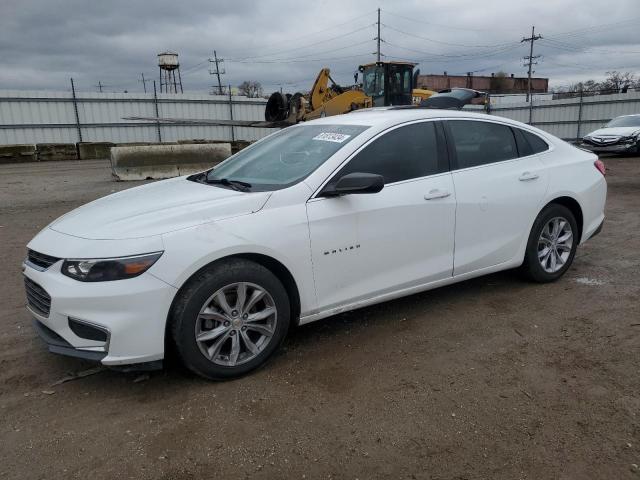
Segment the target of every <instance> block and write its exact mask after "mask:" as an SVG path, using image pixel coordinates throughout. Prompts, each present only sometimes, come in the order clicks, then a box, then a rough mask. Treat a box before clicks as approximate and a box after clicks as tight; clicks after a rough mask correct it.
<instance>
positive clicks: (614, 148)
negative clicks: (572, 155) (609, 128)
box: [580, 142, 637, 153]
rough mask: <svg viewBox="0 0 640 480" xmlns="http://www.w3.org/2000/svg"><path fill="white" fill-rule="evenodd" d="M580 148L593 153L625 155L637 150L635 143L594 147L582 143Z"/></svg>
mask: <svg viewBox="0 0 640 480" xmlns="http://www.w3.org/2000/svg"><path fill="white" fill-rule="evenodd" d="M580 148H585V149H587V150H590V151H592V152H594V153H627V152H630V151H633V150H635V149H636V148H637V144H636V143H614V144H610V145H594V144H593V143H588V142H582V143H581V144H580Z"/></svg>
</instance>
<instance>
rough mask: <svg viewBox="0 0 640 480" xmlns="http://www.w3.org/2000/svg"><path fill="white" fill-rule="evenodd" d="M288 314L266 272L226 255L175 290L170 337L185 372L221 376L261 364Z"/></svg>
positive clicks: (281, 291)
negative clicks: (226, 257)
mask: <svg viewBox="0 0 640 480" xmlns="http://www.w3.org/2000/svg"><path fill="white" fill-rule="evenodd" d="M242 291H244V294H242V293H241V292H242ZM260 292H262V293H263V294H262V296H261V294H260ZM239 298H241V299H244V301H242V300H239ZM254 298H258V300H255V301H254V302H253V304H252V303H251V302H252V301H253V300H254ZM290 316H291V309H290V303H289V296H288V295H287V291H286V289H285V288H284V286H283V285H282V283H281V282H280V280H278V278H277V277H276V276H275V275H274V274H273V273H272V272H271V271H270V270H268V269H267V268H265V267H263V266H262V265H260V264H257V263H255V262H251V261H248V260H243V259H232V260H227V261H223V262H220V263H217V264H215V265H212V266H211V267H210V268H208V269H205V270H203V271H201V272H200V273H198V274H196V275H195V276H194V277H193V278H192V279H190V280H189V282H188V283H187V285H186V286H185V287H184V288H183V289H182V290H181V291H180V292H179V293H178V297H177V298H176V301H175V302H174V306H173V308H172V311H171V316H170V322H171V336H172V339H173V342H174V344H175V347H176V350H177V353H178V355H179V357H180V359H181V361H182V363H183V364H184V365H185V366H186V367H187V368H188V369H189V370H191V371H192V372H194V373H196V374H197V375H200V376H202V377H204V378H207V379H210V380H227V379H231V378H236V377H240V376H242V375H245V374H247V373H249V372H251V371H253V370H255V369H257V368H258V367H261V366H262V365H264V363H265V362H266V361H267V360H268V359H269V358H270V357H271V356H272V354H273V353H274V352H275V351H276V349H277V348H278V347H279V346H280V344H281V343H282V341H283V340H284V337H285V336H286V333H287V331H288V329H289V323H290ZM261 317H264V318H261ZM196 336H197V337H198V338H199V339H200V341H198V340H197V339H196ZM234 337H235V338H234ZM251 345H252V346H251Z"/></svg>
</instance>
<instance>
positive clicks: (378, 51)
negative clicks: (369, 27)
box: [375, 8, 380, 62]
mask: <svg viewBox="0 0 640 480" xmlns="http://www.w3.org/2000/svg"><path fill="white" fill-rule="evenodd" d="M375 40H376V41H377V42H378V48H377V49H376V62H379V61H380V8H378V36H377V37H376V38H375Z"/></svg>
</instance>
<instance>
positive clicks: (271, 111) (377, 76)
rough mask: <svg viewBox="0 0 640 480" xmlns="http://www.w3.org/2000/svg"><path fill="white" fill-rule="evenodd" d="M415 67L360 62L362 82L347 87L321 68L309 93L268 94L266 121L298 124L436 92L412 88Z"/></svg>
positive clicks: (411, 101) (415, 100) (416, 101)
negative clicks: (339, 83)
mask: <svg viewBox="0 0 640 480" xmlns="http://www.w3.org/2000/svg"><path fill="white" fill-rule="evenodd" d="M415 66H416V64H415V63H410V62H375V63H368V64H366V65H360V66H359V67H358V72H359V73H362V85H353V86H350V87H341V86H340V85H338V84H337V83H336V82H335V81H334V80H333V78H331V71H330V70H329V69H328V68H323V69H322V70H320V73H319V74H318V77H317V78H316V81H315V82H314V84H313V88H312V89H311V91H310V92H309V93H308V94H306V95H304V94H302V93H295V94H293V95H289V94H283V93H280V92H275V93H273V94H271V96H270V97H269V100H268V101H267V106H266V109H265V120H266V121H268V122H287V123H297V122H300V121H305V120H313V119H315V118H320V117H325V116H331V115H340V114H343V113H348V112H351V111H353V110H359V109H362V108H371V107H382V106H392V105H393V106H395V105H412V104H420V103H421V102H422V101H424V100H426V99H428V98H429V97H431V96H432V95H434V94H435V93H436V92H434V91H431V90H424V89H417V88H414V86H415V84H416V80H417V77H418V74H419V72H420V71H419V70H416V71H415V73H414V71H413V68H414V67H415ZM355 80H356V81H357V74H356V78H355Z"/></svg>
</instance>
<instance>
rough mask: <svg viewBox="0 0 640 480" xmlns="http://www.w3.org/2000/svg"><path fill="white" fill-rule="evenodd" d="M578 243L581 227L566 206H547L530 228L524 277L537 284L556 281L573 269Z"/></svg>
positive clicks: (523, 269) (523, 268)
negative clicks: (579, 227) (572, 264)
mask: <svg viewBox="0 0 640 480" xmlns="http://www.w3.org/2000/svg"><path fill="white" fill-rule="evenodd" d="M578 241H579V238H578V224H577V222H576V219H575V217H574V215H573V213H571V210H569V209H568V208H567V207H565V206H563V205H558V204H551V205H548V206H547V207H545V209H544V210H542V212H540V214H539V215H538V218H536V221H535V222H534V223H533V227H532V228H531V233H530V234H529V241H528V242H527V250H526V252H525V258H524V263H523V265H522V271H523V273H524V274H525V275H526V276H527V277H528V278H529V279H531V280H533V281H535V282H540V283H547V282H553V281H555V280H557V279H558V278H560V277H561V276H562V275H564V273H565V272H566V271H567V270H568V269H569V266H571V263H572V262H573V258H574V256H575V254H576V248H577V246H578Z"/></svg>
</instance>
